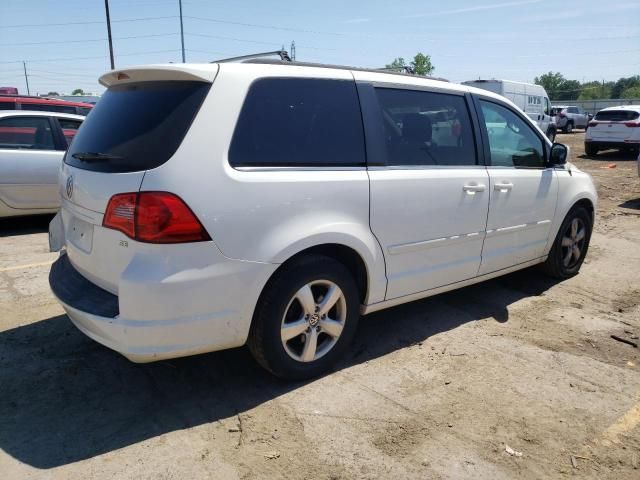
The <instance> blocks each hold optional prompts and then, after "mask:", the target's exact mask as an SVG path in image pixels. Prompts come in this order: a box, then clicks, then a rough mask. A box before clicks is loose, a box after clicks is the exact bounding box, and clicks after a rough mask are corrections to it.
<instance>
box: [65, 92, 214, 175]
mask: <svg viewBox="0 0 640 480" xmlns="http://www.w3.org/2000/svg"><path fill="white" fill-rule="evenodd" d="M210 88H211V84H210V83H204V82H177V81H163V82H142V83H133V84H126V85H118V86H115V87H111V88H109V89H108V90H107V91H106V92H105V93H104V95H103V96H102V98H101V99H100V101H99V102H98V103H97V104H96V106H95V107H94V108H93V109H92V110H91V115H88V116H87V119H86V120H85V121H84V122H83V124H82V128H81V129H80V130H79V131H78V134H77V135H76V136H75V138H74V139H73V142H72V143H71V146H70V147H69V150H68V152H67V155H66V156H65V162H66V163H67V164H69V165H72V166H74V167H77V168H82V169H84V170H91V171H95V172H110V173H114V172H118V173H120V172H135V171H142V170H149V169H152V168H156V167H159V166H160V165H162V164H163V163H165V162H166V161H167V160H169V158H171V157H172V156H173V154H174V153H175V152H176V150H177V149H178V147H179V146H180V143H182V140H183V138H184V136H185V135H186V133H187V131H188V130H189V127H190V126H191V123H192V122H193V119H194V118H195V116H196V114H197V113H198V110H199V109H200V106H201V105H202V102H203V101H204V99H205V97H206V95H207V93H208V92H209V89H210ZM96 153H97V154H102V155H101V156H100V157H101V158H99V159H97V160H96V159H90V160H86V159H85V160H79V159H77V158H74V157H73V155H74V154H78V156H82V155H81V154H96Z"/></svg>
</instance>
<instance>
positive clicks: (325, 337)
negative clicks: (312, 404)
mask: <svg viewBox="0 0 640 480" xmlns="http://www.w3.org/2000/svg"><path fill="white" fill-rule="evenodd" d="M359 317H360V300H359V292H358V287H357V285H356V282H355V280H354V278H353V275H352V274H351V272H350V271H349V270H348V269H347V268H346V267H345V266H344V265H343V264H342V263H340V262H338V261H337V260H335V259H333V258H330V257H325V256H320V255H311V256H307V257H303V258H300V259H297V260H293V262H292V263H291V264H289V265H285V266H284V267H283V269H282V270H281V271H280V272H278V273H276V276H275V277H274V278H273V279H272V280H271V281H270V282H269V284H268V285H267V287H265V291H264V292H263V294H262V295H261V297H260V300H259V303H258V305H257V307H256V311H255V314H254V317H253V323H252V326H251V331H250V333H249V339H248V346H249V349H250V351H251V353H252V354H253V356H254V357H255V359H256V360H257V361H258V363H260V365H262V366H263V367H264V368H266V369H267V370H268V371H270V372H271V373H273V374H274V375H276V376H278V377H281V378H289V379H303V378H310V377H315V376H318V375H320V374H322V373H324V372H326V371H327V370H329V369H330V368H331V366H332V365H333V364H334V363H335V362H336V361H337V360H338V359H339V358H340V357H341V356H342V354H343V353H344V351H345V350H346V348H347V347H348V345H349V344H350V343H351V340H352V339H353V336H354V334H355V331H356V327H357V324H358V319H359Z"/></svg>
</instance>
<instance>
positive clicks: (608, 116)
mask: <svg viewBox="0 0 640 480" xmlns="http://www.w3.org/2000/svg"><path fill="white" fill-rule="evenodd" d="M638 117H640V113H638V112H634V111H633V110H605V111H602V112H598V113H597V114H596V118H595V120H602V121H606V122H628V121H630V120H636V119H637V118H638Z"/></svg>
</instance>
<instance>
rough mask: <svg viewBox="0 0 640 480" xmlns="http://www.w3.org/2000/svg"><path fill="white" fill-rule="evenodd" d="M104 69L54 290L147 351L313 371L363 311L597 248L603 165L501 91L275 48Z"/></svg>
mask: <svg viewBox="0 0 640 480" xmlns="http://www.w3.org/2000/svg"><path fill="white" fill-rule="evenodd" d="M100 81H101V83H102V84H103V85H104V86H106V87H107V91H106V93H105V94H104V95H103V97H102V99H101V100H100V102H99V103H98V104H97V106H96V107H95V108H94V109H93V111H92V113H91V115H89V116H88V117H87V119H86V121H85V123H84V124H83V126H82V128H81V129H80V131H79V132H78V135H77V136H76V138H75V139H74V141H73V143H72V145H71V147H70V149H69V151H68V153H67V155H66V158H65V163H64V165H63V167H62V169H61V171H60V194H61V197H62V208H61V212H60V214H59V216H57V217H56V218H55V219H54V220H53V221H52V224H51V229H50V242H51V246H52V249H54V250H56V249H60V248H61V247H62V248H63V252H62V254H61V256H60V258H59V259H58V260H57V261H56V263H55V264H54V265H53V267H52V269H51V273H50V284H51V288H52V290H53V292H54V293H55V295H56V296H57V297H58V299H59V300H60V302H61V303H62V305H63V307H64V309H65V310H66V312H67V313H68V315H69V317H70V318H71V320H72V321H73V323H74V324H75V325H76V326H77V327H78V328H79V329H80V330H82V331H83V332H84V333H86V334H87V335H88V336H90V337H91V338H93V339H95V340H96V341H98V342H100V343H102V344H104V345H106V346H108V347H110V348H112V349H114V350H116V351H118V352H120V353H122V354H123V355H125V356H126V357H128V358H129V359H131V360H133V361H135V362H148V361H154V360H160V359H166V358H172V357H179V356H185V355H192V354H197V353H201V352H209V351H214V350H221V349H226V348H232V347H239V346H242V345H245V344H248V346H249V348H250V349H251V351H252V352H253V354H254V356H255V357H256V359H257V360H258V361H259V362H260V363H261V364H262V365H263V366H264V367H266V368H267V369H268V370H270V371H271V372H272V373H274V374H275V375H278V376H281V377H288V378H303V377H309V376H314V375H318V374H320V373H321V372H323V371H326V370H327V369H328V368H329V367H330V366H331V365H332V364H333V363H334V362H335V361H336V360H337V359H338V358H339V357H340V355H342V354H343V353H344V351H345V349H346V348H347V347H348V345H349V342H350V341H351V339H352V338H353V335H354V333H355V331H356V325H357V323H358V318H359V317H360V315H361V314H367V313H370V312H374V311H377V310H381V309H384V308H387V307H391V306H394V305H398V304H401V303H405V302H409V301H412V300H416V299H419V298H424V297H427V296H430V295H435V294H437V293H440V292H444V291H447V290H453V289H456V288H459V287H462V286H465V285H469V284H472V283H476V282H480V281H482V280H486V279H488V278H492V277H496V276H499V275H503V274H505V273H508V272H512V271H514V270H518V269H522V268H525V267H528V266H532V265H535V264H539V263H544V264H545V266H546V269H547V270H548V271H549V272H550V273H552V274H553V275H555V276H557V277H559V278H567V277H570V276H572V275H575V274H576V273H577V272H578V270H579V269H580V266H581V264H582V262H583V260H584V257H585V254H586V252H587V247H588V245H589V238H590V235H591V229H592V225H593V220H594V207H595V203H596V192H595V189H594V186H593V183H592V181H591V178H590V177H589V176H588V175H587V174H585V173H583V172H581V171H580V170H578V169H577V168H575V167H574V166H572V165H570V164H567V163H566V156H567V148H566V147H565V146H563V145H559V144H556V145H553V146H552V145H551V143H550V142H549V141H548V140H547V139H546V137H545V135H544V133H543V132H542V131H540V129H538V128H537V127H536V126H535V125H534V124H533V123H532V122H531V120H529V118H527V116H526V115H525V114H524V113H522V112H521V111H520V110H519V109H518V108H516V107H515V106H514V105H513V104H512V103H511V102H509V101H508V100H506V99H505V98H503V97H501V96H499V95H496V94H493V93H491V92H487V91H485V90H478V89H475V88H470V87H466V86H462V85H457V84H452V83H447V82H445V81H437V80H432V79H426V78H420V77H416V76H410V75H403V74H392V73H381V72H378V71H367V70H359V69H353V68H348V67H329V66H319V65H311V64H301V63H287V62H281V61H269V60H259V59H254V60H249V61H244V62H236V63H224V62H219V63H215V64H204V65H195V64H184V65H176V64H171V65H157V66H146V67H140V68H131V69H126V70H118V71H113V72H110V73H107V74H105V75H104V76H102V78H101V79H100ZM392 327H393V326H392V325H390V328H392Z"/></svg>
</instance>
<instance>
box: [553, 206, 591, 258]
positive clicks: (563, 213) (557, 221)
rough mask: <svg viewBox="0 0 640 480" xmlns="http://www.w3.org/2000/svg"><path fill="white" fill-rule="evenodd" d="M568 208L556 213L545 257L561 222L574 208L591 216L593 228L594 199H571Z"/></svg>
mask: <svg viewBox="0 0 640 480" xmlns="http://www.w3.org/2000/svg"><path fill="white" fill-rule="evenodd" d="M567 205H568V207H567V208H566V209H564V210H562V211H560V212H557V215H556V218H555V220H554V226H553V229H552V234H551V235H549V240H548V242H547V246H546V248H545V255H546V254H548V253H549V251H550V250H551V247H552V246H553V242H554V241H555V239H556V236H557V235H558V231H559V230H560V226H561V225H562V222H563V221H564V219H565V218H566V217H567V215H568V214H569V212H571V211H572V210H573V209H574V208H576V207H584V208H585V209H586V210H587V211H588V212H589V214H590V216H591V227H592V228H593V224H594V222H595V205H596V198H595V197H594V198H591V197H590V196H588V195H584V194H583V195H581V196H579V197H576V198H573V199H572V200H571V201H570V202H567Z"/></svg>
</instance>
